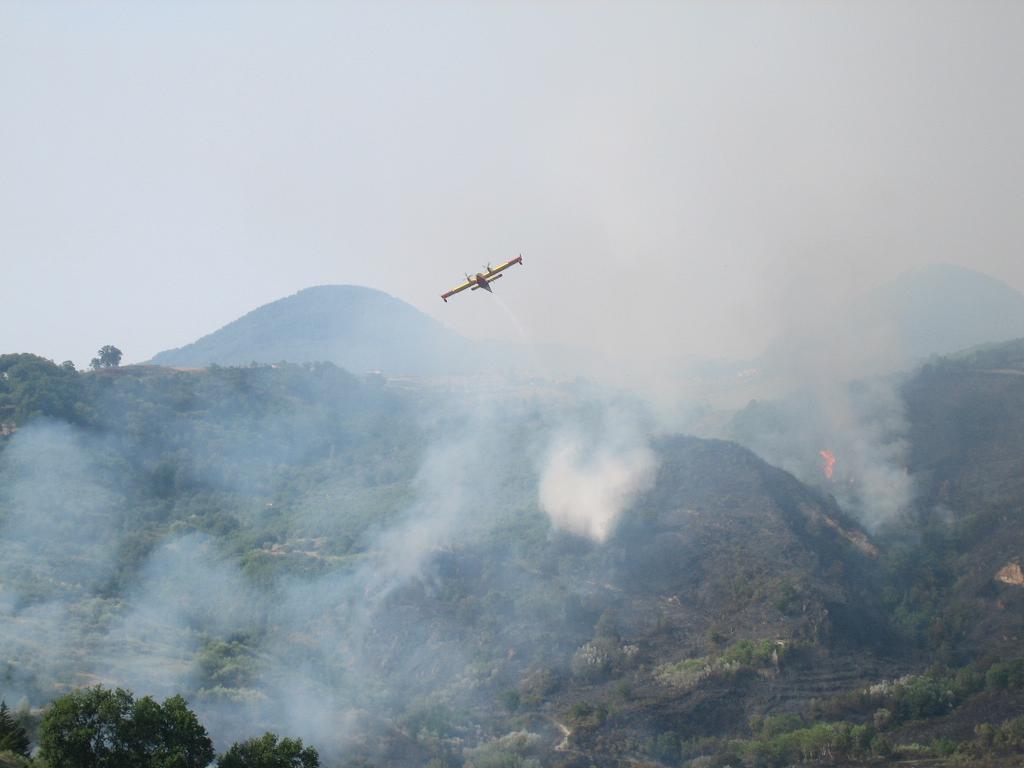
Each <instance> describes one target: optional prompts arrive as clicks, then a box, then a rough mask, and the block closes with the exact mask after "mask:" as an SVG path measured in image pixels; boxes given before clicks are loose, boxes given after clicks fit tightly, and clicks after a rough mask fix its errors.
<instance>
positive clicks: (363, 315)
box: [151, 285, 498, 376]
mask: <svg viewBox="0 0 1024 768" xmlns="http://www.w3.org/2000/svg"><path fill="white" fill-rule="evenodd" d="M497 360H498V355H497V354H495V347H494V345H484V344H482V343H477V342H473V341H470V340H469V339H466V338H464V337H462V336H460V335H458V334H457V333H455V332H454V331H452V330H449V329H448V328H445V327H444V326H443V325H441V324H440V323H439V322H437V321H436V320H434V319H433V318H430V317H428V316H427V315H425V314H423V313H422V312H420V311H419V310H418V309H416V308H415V307H412V306H410V305H409V304H407V303H405V302H404V301H401V300H399V299H396V298H394V297H393V296H389V295H388V294H386V293H383V292H381V291H377V290H374V289H372V288H363V287H360V286H355V285H321V286H317V287H314V288H306V289H305V290H302V291H299V292H298V293H296V294H294V295H292V296H288V297H286V298H283V299H279V300H277V301H274V302H271V303H270V304H265V305H263V306H262V307H259V308H257V309H254V310H253V311H252V312H249V313H248V314H246V315H244V316H242V317H240V318H239V319H238V320H235V321H234V322H231V323H228V324H227V325H226V326H224V327H223V328H221V329H220V330H218V331H215V332H213V333H211V334H209V335H208V336H204V337H202V338H201V339H199V340H198V341H195V342H193V343H191V344H187V345H186V346H184V347H179V348H178V349H171V350H167V351H164V352H160V353H159V354H157V355H156V356H154V357H153V359H152V361H151V362H152V363H154V364H157V365H165V366H172V367H178V368H201V367H205V366H208V365H210V364H213V363H215V364H217V365H248V364H249V363H251V362H258V363H277V362H280V361H288V362H292V363H306V362H332V363H335V364H336V365H339V366H341V367H342V368H345V369H347V370H349V371H352V372H354V373H365V372H367V371H374V370H381V371H384V372H386V373H388V374H405V375H418V376H437V375H445V374H464V373H473V372H477V371H479V370H482V369H484V368H486V367H487V365H488V364H489V362H496V361H497Z"/></svg>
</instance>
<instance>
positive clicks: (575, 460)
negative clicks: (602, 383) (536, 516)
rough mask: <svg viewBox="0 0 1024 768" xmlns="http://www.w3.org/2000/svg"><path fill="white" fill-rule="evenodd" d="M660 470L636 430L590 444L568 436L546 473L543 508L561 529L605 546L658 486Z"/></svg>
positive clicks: (557, 444) (617, 431)
mask: <svg viewBox="0 0 1024 768" xmlns="http://www.w3.org/2000/svg"><path fill="white" fill-rule="evenodd" d="M606 430H607V425H606ZM657 466H658V462H657V457H656V456H655V454H654V452H653V451H652V450H651V449H650V447H648V446H647V444H646V443H645V442H643V441H641V440H640V439H639V438H638V436H637V435H636V434H635V432H634V431H633V430H626V431H623V428H622V427H621V426H617V427H613V428H611V430H610V431H606V432H605V434H604V435H602V436H601V437H600V438H599V439H598V440H597V441H596V442H590V443H588V442H586V441H585V439H584V438H583V436H581V435H579V434H563V435H561V436H559V437H557V438H556V439H555V440H554V441H553V443H552V445H551V449H550V452H549V455H548V459H547V462H546V464H545V466H544V468H543V470H542V472H541V478H540V505H541V508H542V509H543V510H544V511H545V512H546V513H547V514H548V516H549V517H550V518H551V522H552V524H553V525H554V526H555V527H556V528H560V529H562V530H565V531H569V532H570V533H575V534H577V535H579V536H585V537H587V538H589V539H593V540H594V541H597V542H603V541H605V540H606V539H607V538H608V536H609V535H611V533H612V532H613V531H614V530H615V526H616V524H617V523H618V520H619V516H620V515H621V514H622V512H623V511H624V510H625V509H626V508H627V507H628V506H629V505H630V504H631V503H632V502H633V501H634V500H635V499H636V497H637V496H638V495H639V494H640V493H642V492H644V491H646V490H648V489H649V488H650V487H651V486H652V485H654V479H655V473H656V470H657Z"/></svg>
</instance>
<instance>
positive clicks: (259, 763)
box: [217, 733, 320, 768]
mask: <svg viewBox="0 0 1024 768" xmlns="http://www.w3.org/2000/svg"><path fill="white" fill-rule="evenodd" d="M217 765H218V768H320V755H319V754H318V753H317V751H316V750H315V749H313V747H305V748H303V746H302V739H280V740H278V737H277V735H276V734H273V733H265V734H263V735H262V736H260V737H259V738H258V739H249V740H247V741H243V742H239V743H237V744H232V745H231V748H230V749H229V750H228V751H227V752H225V753H224V754H223V755H221V757H220V760H218V761H217Z"/></svg>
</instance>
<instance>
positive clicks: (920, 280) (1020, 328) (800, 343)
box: [745, 264, 1024, 379]
mask: <svg viewBox="0 0 1024 768" xmlns="http://www.w3.org/2000/svg"><path fill="white" fill-rule="evenodd" d="M1019 337H1024V294H1022V293H1020V292H1019V291H1017V290H1015V289H1013V288H1012V287H1010V286H1009V285H1007V284H1006V283H1004V282H1003V281H1001V280H999V279H997V278H994V277H992V276H990V275H986V274H983V273H981V272H977V271H975V270H972V269H967V268H965V267H960V266H955V265H952V264H932V265H929V266H927V267H924V268H921V269H917V270H912V271H910V272H906V273H904V274H902V275H900V276H899V277H897V278H896V279H895V280H893V281H891V282H889V283H886V284H884V285H881V286H879V287H877V288H874V289H872V290H870V291H867V292H866V293H864V294H863V295H861V296H860V297H859V298H858V299H857V300H855V301H854V302H853V303H851V304H850V305H849V306H847V307H845V308H837V310H836V311H835V313H834V314H832V315H830V316H825V317H820V318H816V319H815V321H814V323H813V324H806V323H805V324H803V325H800V326H796V327H793V328H791V329H789V330H788V331H787V332H786V333H785V334H784V335H783V336H781V337H780V338H779V339H778V340H777V341H775V342H774V343H773V344H772V345H770V346H769V348H768V349H767V350H766V351H765V353H764V354H763V355H762V356H761V357H760V358H758V359H757V360H755V361H752V362H751V363H748V364H745V365H747V366H748V367H752V368H757V369H759V370H762V371H763V372H764V374H766V375H767V376H769V377H772V376H781V377H785V378H788V379H793V378H798V379H799V378H804V377H806V376H807V375H810V374H814V375H816V374H817V372H819V371H821V370H822V369H823V368H827V369H828V370H829V372H830V373H829V375H831V376H832V377H838V378H840V379H844V378H861V377H863V376H869V375H873V374H879V373H887V372H891V371H895V370H900V369H905V368H909V367H911V366H913V365H915V364H916V363H919V362H922V361H924V360H925V359H927V358H928V357H929V356H931V355H945V354H949V353H952V352H956V351H957V350H961V349H964V348H967V347H972V346H976V345H978V344H985V343H990V342H1001V341H1008V340H1010V339H1015V338H1019Z"/></svg>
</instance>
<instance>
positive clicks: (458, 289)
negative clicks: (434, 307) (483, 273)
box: [441, 280, 476, 303]
mask: <svg viewBox="0 0 1024 768" xmlns="http://www.w3.org/2000/svg"><path fill="white" fill-rule="evenodd" d="M473 285H476V281H474V280H467V281H466V282H464V283H463V284H462V285H460V286H457V287H455V288H452V289H451V290H450V291H448V292H447V293H442V294H441V298H442V299H444V300H445V303H447V302H448V298H449V297H451V296H454V295H455V294H456V293H460V292H461V291H464V290H466V289H467V288H469V287H470V286H473Z"/></svg>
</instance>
